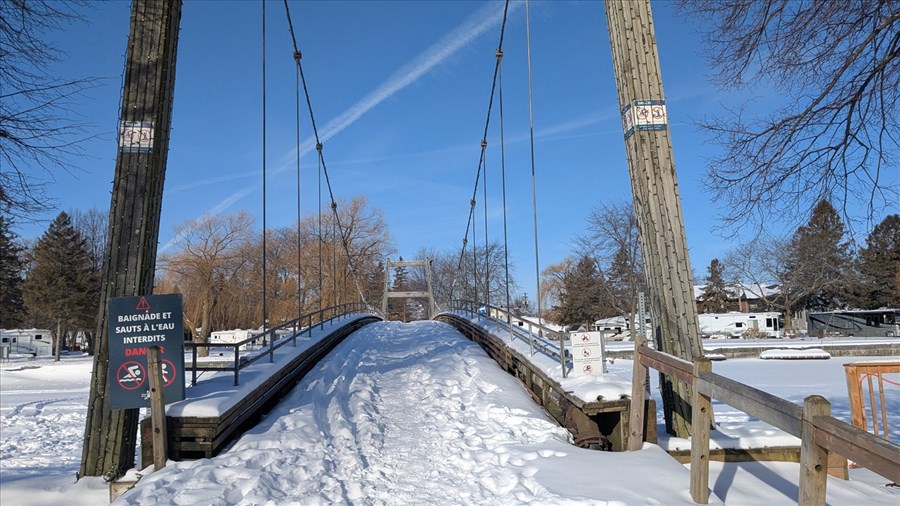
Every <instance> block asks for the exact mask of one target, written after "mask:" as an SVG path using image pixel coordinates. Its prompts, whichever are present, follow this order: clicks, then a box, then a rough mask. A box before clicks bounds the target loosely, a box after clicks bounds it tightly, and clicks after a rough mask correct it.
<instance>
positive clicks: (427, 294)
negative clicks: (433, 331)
mask: <svg viewBox="0 0 900 506" xmlns="http://www.w3.org/2000/svg"><path fill="white" fill-rule="evenodd" d="M393 267H421V268H422V269H424V270H425V285H426V287H427V290H426V291H391V268H393ZM411 298H421V299H427V300H428V305H427V306H426V309H425V311H426V315H425V316H426V318H428V319H430V318H431V317H432V316H434V313H435V312H436V307H435V305H434V292H433V291H432V289H431V260H428V259H427V258H426V259H425V260H400V261H397V262H393V261H391V259H390V258H388V259H387V260H386V261H385V265H384V297H382V299H381V312H382V313H384V316H385V317H387V316H388V300H389V299H411ZM404 320H405V318H404Z"/></svg>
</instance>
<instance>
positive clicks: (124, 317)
mask: <svg viewBox="0 0 900 506" xmlns="http://www.w3.org/2000/svg"><path fill="white" fill-rule="evenodd" d="M107 312H108V314H109V370H108V374H107V376H108V377H109V385H108V386H109V388H108V392H109V403H110V406H111V407H112V408H113V409H127V408H142V407H146V406H149V405H150V400H149V399H150V396H149V389H150V378H149V373H150V369H149V368H148V366H147V355H148V350H149V348H150V347H151V346H159V349H160V369H161V370H162V385H163V392H164V394H165V400H166V402H174V401H180V400H182V399H184V325H183V323H182V321H183V320H182V317H183V316H182V301H181V295H180V294H171V295H145V296H141V297H116V298H112V299H109V301H108V302H107Z"/></svg>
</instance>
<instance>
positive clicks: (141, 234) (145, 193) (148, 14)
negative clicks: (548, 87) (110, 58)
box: [78, 0, 181, 479]
mask: <svg viewBox="0 0 900 506" xmlns="http://www.w3.org/2000/svg"><path fill="white" fill-rule="evenodd" d="M180 21H181V0H133V2H132V6H131V30H130V34H129V37H128V54H127V59H126V63H125V83H124V86H125V88H124V90H123V93H122V109H121V112H120V117H121V123H120V127H119V151H118V155H117V156H116V173H115V180H114V182H113V191H112V199H111V202H110V209H109V235H108V237H109V242H108V244H107V248H106V258H105V260H104V262H103V274H102V276H103V277H102V281H103V285H102V289H101V304H100V310H99V316H98V322H97V333H96V334H95V336H96V337H95V339H96V342H95V343H94V350H95V351H94V370H93V374H92V376H91V392H90V397H89V400H88V414H87V422H86V424H85V431H84V449H83V451H82V457H81V468H80V469H79V471H78V476H79V477H81V476H104V477H107V478H110V479H112V478H116V477H118V476H120V475H121V474H122V473H123V472H124V471H126V470H128V469H129V468H131V467H132V466H133V465H134V456H135V447H136V441H137V427H138V410H137V409H124V410H112V409H110V405H109V400H108V396H107V395H106V392H107V381H108V380H112V381H115V378H108V377H107V367H108V364H109V346H108V342H107V341H108V339H109V333H108V330H107V318H108V315H107V308H106V301H107V300H108V299H109V298H111V297H125V296H137V295H147V294H150V293H151V291H152V290H153V275H154V270H155V268H156V248H157V243H158V239H159V217H160V211H161V206H162V195H163V180H164V179H165V173H166V156H167V154H168V149H169V129H170V125H171V119H172V98H173V94H174V89H175V53H176V50H177V46H178V29H179V24H180Z"/></svg>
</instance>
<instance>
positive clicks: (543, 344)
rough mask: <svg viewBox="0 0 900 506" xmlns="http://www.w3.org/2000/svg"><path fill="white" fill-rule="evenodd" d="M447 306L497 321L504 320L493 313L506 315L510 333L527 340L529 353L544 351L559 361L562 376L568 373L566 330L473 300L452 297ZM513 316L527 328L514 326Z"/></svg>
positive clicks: (452, 309) (453, 309)
mask: <svg viewBox="0 0 900 506" xmlns="http://www.w3.org/2000/svg"><path fill="white" fill-rule="evenodd" d="M449 307H450V310H451V311H457V310H458V311H468V312H470V313H473V314H477V315H479V316H481V317H485V318H491V319H493V320H497V321H501V322H503V320H504V319H503V318H497V317H495V316H493V315H494V314H499V315H501V316H505V317H506V318H505V320H506V321H505V323H506V326H507V327H508V329H509V332H510V335H511V336H513V337H517V338H519V339H521V340H522V341H524V342H527V343H528V346H529V348H530V352H531V355H534V352H535V349H537V350H538V351H540V352H542V353H544V354H545V355H547V356H549V357H550V358H555V359H556V360H557V361H559V363H560V367H561V368H562V374H563V377H564V378H565V377H566V376H567V375H568V369H569V357H568V355H567V353H566V351H565V350H564V349H563V347H562V340H563V339H564V338H565V337H567V336H568V333H567V332H559V331H556V330H553V329H551V328H549V327H547V326H545V325H542V324H540V323H534V322H532V321H530V320H526V319H525V318H522V317H521V316H516V315H514V314H513V313H511V312H509V311H508V310H506V309H503V308H501V307H497V306H492V305H490V304H482V303H478V302H473V301H469V300H461V299H454V300H451V301H450V304H449ZM482 308H483V309H484V313H482V312H481V310H482ZM513 318H516V319H517V320H520V321H522V322H524V323H525V324H526V325H527V327H528V330H527V331H526V330H525V329H524V328H522V327H518V326H514V325H513V324H512V319H513ZM535 328H536V329H537V330H538V332H537V333H535V331H534V329H535ZM523 333H524V334H527V335H526V336H523V335H522V334H523ZM545 336H550V337H553V338H556V339H558V340H559V343H560V345H559V346H556V347H554V346H552V345H551V344H550V342H549V341H546V340H545ZM535 338H537V339H535Z"/></svg>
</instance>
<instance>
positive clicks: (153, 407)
mask: <svg viewBox="0 0 900 506" xmlns="http://www.w3.org/2000/svg"><path fill="white" fill-rule="evenodd" d="M147 365H148V366H149V369H150V422H151V424H152V430H153V468H154V469H155V470H156V471H159V470H160V469H162V468H164V467H166V461H167V460H169V452H168V449H169V438H168V434H167V433H166V398H165V395H164V394H163V384H164V383H163V375H162V360H161V359H160V357H159V346H151V347H150V352H149V354H148V355H147Z"/></svg>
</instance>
